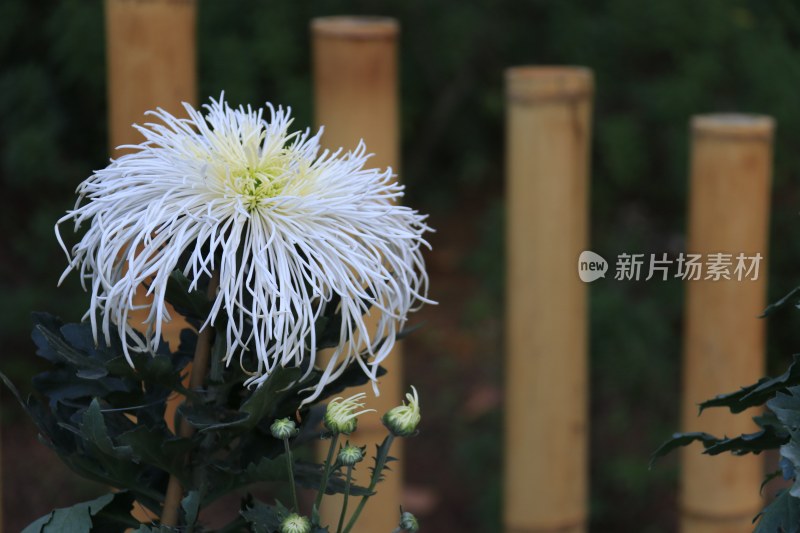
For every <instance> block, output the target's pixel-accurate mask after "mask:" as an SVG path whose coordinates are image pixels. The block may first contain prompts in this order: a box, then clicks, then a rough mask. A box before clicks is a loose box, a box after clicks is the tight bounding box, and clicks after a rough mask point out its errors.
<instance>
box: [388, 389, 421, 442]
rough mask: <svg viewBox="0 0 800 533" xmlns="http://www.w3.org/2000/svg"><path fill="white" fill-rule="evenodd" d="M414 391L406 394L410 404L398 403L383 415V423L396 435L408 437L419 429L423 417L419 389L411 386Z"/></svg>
mask: <svg viewBox="0 0 800 533" xmlns="http://www.w3.org/2000/svg"><path fill="white" fill-rule="evenodd" d="M411 391H412V393H413V394H412V393H409V394H406V399H407V400H408V405H406V403H405V402H403V405H398V406H397V407H395V408H394V409H392V410H391V411H389V412H388V413H386V414H385V415H383V419H382V420H383V425H384V426H386V427H387V429H388V430H389V431H391V433H392V435H394V436H395V437H408V436H409V435H413V434H414V432H416V431H417V426H418V425H419V421H420V420H421V419H422V417H421V416H420V414H419V396H418V395H417V389H415V388H414V387H413V386H412V387H411Z"/></svg>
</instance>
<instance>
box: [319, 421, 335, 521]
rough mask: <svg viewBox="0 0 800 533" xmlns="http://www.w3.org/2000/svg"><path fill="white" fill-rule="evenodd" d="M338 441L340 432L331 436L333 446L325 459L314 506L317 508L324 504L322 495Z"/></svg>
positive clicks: (326, 484) (326, 485)
mask: <svg viewBox="0 0 800 533" xmlns="http://www.w3.org/2000/svg"><path fill="white" fill-rule="evenodd" d="M338 442H339V435H338V434H335V435H334V436H333V437H331V446H330V448H328V458H327V459H325V471H324V472H323V473H322V481H321V482H320V485H319V491H318V492H317V499H316V500H314V507H316V508H317V510H319V506H320V505H321V504H322V496H323V495H324V494H325V489H327V488H328V478H329V477H330V475H331V471H332V470H333V454H335V453H336V444H337V443H338Z"/></svg>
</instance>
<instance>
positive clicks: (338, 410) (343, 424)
mask: <svg viewBox="0 0 800 533" xmlns="http://www.w3.org/2000/svg"><path fill="white" fill-rule="evenodd" d="M366 396H367V395H366V394H364V393H363V392H360V393H358V394H356V395H354V396H351V397H349V398H347V399H343V398H334V399H333V400H331V403H329V404H328V408H327V409H326V410H325V418H323V422H324V424H325V427H326V428H328V429H329V430H330V431H331V432H332V433H334V434H340V433H343V434H345V435H349V434H351V433H352V432H354V431H355V430H356V426H357V425H358V419H357V418H356V417H358V416H359V415H362V414H364V413H369V412H370V411H375V409H362V410H361V411H358V410H359V409H361V408H362V407H364V401H363V400H364V398H365V397H366Z"/></svg>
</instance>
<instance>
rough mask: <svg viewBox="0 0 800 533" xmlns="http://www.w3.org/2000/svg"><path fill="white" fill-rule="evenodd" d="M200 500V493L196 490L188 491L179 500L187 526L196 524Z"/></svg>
mask: <svg viewBox="0 0 800 533" xmlns="http://www.w3.org/2000/svg"><path fill="white" fill-rule="evenodd" d="M200 500H201V498H200V493H199V492H198V491H196V490H190V491H189V493H188V494H187V495H186V496H185V497H184V498H183V499H182V500H181V508H182V509H183V512H184V514H185V515H186V524H187V525H189V526H192V525H194V524H195V523H196V522H197V514H198V513H199V512H200Z"/></svg>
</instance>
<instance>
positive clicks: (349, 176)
mask: <svg viewBox="0 0 800 533" xmlns="http://www.w3.org/2000/svg"><path fill="white" fill-rule="evenodd" d="M184 107H185V108H186V112H187V116H188V118H185V119H182V118H176V117H174V116H172V115H170V114H169V113H167V112H166V111H164V110H162V109H159V110H158V111H155V112H150V114H152V115H153V116H155V117H156V118H157V119H159V120H160V121H161V123H160V124H150V123H148V124H146V125H145V126H136V128H137V129H138V130H139V131H140V132H141V133H142V134H143V135H144V137H145V139H146V140H145V141H144V142H142V143H141V144H138V145H133V146H125V147H124V148H128V149H132V150H133V152H132V153H129V154H127V155H123V156H121V157H119V158H118V159H114V160H112V161H111V163H110V164H109V166H108V167H106V168H105V169H103V170H100V171H97V172H96V173H95V174H94V175H93V176H91V177H90V178H89V179H87V180H86V181H85V182H83V183H82V184H81V185H80V186H79V187H78V191H77V192H78V194H79V199H78V202H77V204H76V206H75V209H73V210H72V211H70V212H68V214H67V215H66V216H64V217H63V218H62V219H61V220H59V222H58V224H57V225H56V233H57V234H58V239H59V242H60V243H61V246H62V247H63V248H64V250H65V252H66V253H67V256H68V257H69V260H70V263H69V266H68V268H67V269H66V271H65V272H64V274H63V275H62V280H63V278H64V276H66V275H67V274H68V273H69V272H70V271H72V270H77V271H79V273H80V277H81V281H82V282H83V284H84V288H86V287H87V284H88V287H89V290H90V291H91V295H92V299H91V306H90V309H89V310H88V311H87V316H88V317H89V318H90V320H91V322H92V327H93V331H94V333H95V337H97V335H98V332H99V331H101V332H102V333H103V334H104V335H105V337H106V338H108V336H109V332H110V330H111V328H112V327H116V328H118V330H119V332H120V335H122V336H123V338H125V333H126V332H128V333H130V327H129V326H128V317H129V313H130V311H131V309H132V308H133V298H134V294H135V292H136V288H137V287H138V286H140V285H143V284H144V285H145V286H146V287H147V293H148V295H150V296H152V299H151V300H150V301H149V303H148V304H146V309H147V311H148V315H147V318H146V320H145V322H144V324H143V325H144V326H145V327H146V335H145V339H144V340H141V339H140V337H138V336H132V337H128V338H129V342H132V343H134V344H135V345H133V346H126V356H128V357H129V360H130V356H129V353H128V352H127V350H130V349H137V350H140V351H151V350H152V351H154V350H155V349H156V348H157V346H158V343H159V339H160V334H161V328H162V324H163V323H164V322H165V321H168V320H170V316H169V312H168V310H167V306H166V303H165V299H164V297H165V292H166V288H167V280H168V278H169V276H170V274H171V273H172V271H173V270H174V269H176V268H179V269H181V270H182V272H183V273H184V274H185V275H186V276H187V277H188V279H189V280H190V281H191V283H192V286H191V288H196V287H197V284H198V282H199V281H200V280H201V278H204V277H206V278H207V277H208V276H209V275H211V273H212V272H215V273H216V274H217V275H218V276H219V290H218V292H217V294H216V297H215V298H213V306H212V309H211V312H210V315H209V317H208V319H207V320H206V323H205V324H204V325H203V327H207V326H208V325H209V324H210V323H212V322H213V321H214V320H215V319H216V317H217V316H219V315H224V316H225V318H226V320H225V323H226V325H227V335H226V342H227V356H226V360H225V363H226V364H227V363H230V361H231V359H232V357H234V354H237V353H238V354H239V357H240V359H241V358H242V354H243V353H244V351H245V350H246V349H247V348H248V346H251V347H253V348H254V350H255V353H256V355H257V359H258V367H257V368H250V369H247V370H248V371H249V372H251V373H252V377H251V378H250V380H249V381H248V384H249V385H250V384H260V383H262V382H263V381H264V380H266V378H267V377H268V376H269V374H270V372H271V371H272V370H274V369H275V368H276V367H277V366H279V365H281V366H289V365H299V364H300V363H301V362H303V361H304V360H307V359H308V360H309V361H308V362H309V363H310V364H309V366H308V367H309V371H310V369H311V368H313V366H314V364H313V363H314V361H315V356H316V351H317V349H316V345H315V333H316V332H315V321H316V320H317V318H318V317H319V316H320V315H321V314H323V313H324V312H325V310H326V306H328V305H333V304H332V303H331V302H332V301H336V300H337V299H339V302H340V303H339V304H338V305H339V307H340V311H341V316H342V321H341V329H340V339H341V342H340V344H339V346H338V347H337V348H336V349H335V351H334V353H333V355H332V357H331V358H330V361H329V363H327V365H326V366H325V368H324V373H323V378H322V380H321V383H320V387H322V385H324V384H325V383H327V382H329V381H331V380H332V379H335V378H336V377H337V376H338V375H339V374H340V373H341V372H342V371H343V370H344V369H345V368H346V367H347V366H348V365H349V364H350V363H352V362H356V363H357V364H359V365H360V366H361V368H362V369H363V370H364V372H365V373H366V374H367V375H368V376H369V377H370V378H371V379H372V380H373V383H374V382H375V380H376V377H377V376H376V373H377V369H378V365H379V364H380V362H381V361H382V360H383V359H384V358H385V357H386V356H387V355H388V353H389V351H390V350H391V348H392V345H393V344H394V338H395V335H396V334H397V333H398V332H399V331H400V329H401V328H402V327H403V325H404V323H405V321H406V315H407V314H408V313H409V312H410V311H412V310H414V309H415V306H417V305H419V304H420V303H422V302H429V300H427V298H426V293H427V285H428V279H427V275H426V273H425V268H424V262H423V258H422V254H421V247H422V246H427V243H426V242H425V240H424V239H423V234H424V233H425V232H426V231H429V230H430V228H429V227H428V226H427V225H426V224H425V218H426V217H425V216H424V215H420V214H419V213H418V212H416V211H414V210H412V209H410V208H408V207H404V206H401V205H397V204H396V203H395V202H396V201H398V200H399V199H400V198H401V197H402V196H403V189H402V187H401V186H399V185H397V184H396V183H394V181H393V180H392V171H391V169H387V170H385V171H380V170H377V169H372V168H366V167H365V165H366V163H367V160H368V158H369V157H370V155H371V154H368V153H367V152H366V148H365V146H364V144H363V142H362V143H360V144H359V146H358V147H357V148H356V149H355V150H354V151H351V152H344V153H343V152H342V150H339V151H337V152H334V153H331V152H329V151H327V150H325V151H321V149H320V145H319V137H320V135H321V133H322V130H320V132H319V133H317V134H316V135H313V136H312V135H310V133H309V132H308V131H305V132H293V133H290V132H289V127H290V125H291V123H292V119H291V118H290V110H289V109H286V110H284V109H283V108H281V107H278V108H277V109H275V108H274V107H272V106H271V105H269V104H268V108H269V112H268V115H269V116H268V117H264V110H263V109H257V110H253V109H251V108H250V107H247V108H246V109H245V108H242V107H239V108H237V109H233V108H231V107H229V106H228V105H227V103H226V102H225V101H224V100H223V98H220V100H219V101H216V100H213V99H212V100H211V104H209V105H206V106H204V107H205V108H206V114H205V116H203V114H201V112H200V111H198V110H196V109H194V108H193V107H192V106H190V105H188V104H184ZM66 222H74V224H75V230H76V231H77V230H78V228H79V227H80V226H81V225H84V224H87V223H88V225H89V227H88V230H87V231H86V233H85V235H84V236H83V237H82V238H81V239H80V241H79V242H78V243H77V244H76V245H75V246H73V247H72V249H71V250H67V248H66V246H65V245H64V242H63V240H62V238H61V235H60V234H59V231H58V226H59V225H60V224H62V223H66ZM336 297H338V298H336ZM370 306H371V309H369V310H368V308H369V307H370ZM370 312H377V313H379V316H380V318H379V319H378V321H377V327H373V328H372V329H371V330H370V329H369V328H368V326H367V324H366V322H365V318H364V316H363V315H364V314H365V313H366V314H369V313H370ZM384 338H385V339H386V341H385V342H382V339H384ZM362 353H366V354H367V355H366V356H361V355H359V354H362ZM319 390H320V389H319V388H318V389H317V392H319ZM315 396H316V394H315ZM311 399H313V396H312V397H311V398H309V399H308V400H307V401H309V400H311Z"/></svg>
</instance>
